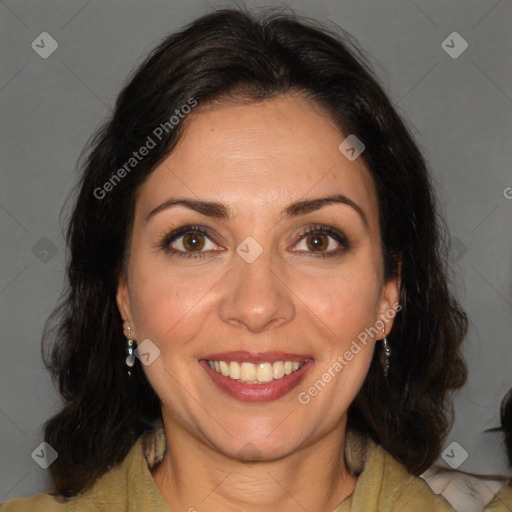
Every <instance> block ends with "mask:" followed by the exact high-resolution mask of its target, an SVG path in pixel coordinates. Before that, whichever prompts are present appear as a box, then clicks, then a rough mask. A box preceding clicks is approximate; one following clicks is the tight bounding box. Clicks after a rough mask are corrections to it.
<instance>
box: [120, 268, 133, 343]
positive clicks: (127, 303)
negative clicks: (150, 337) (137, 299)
mask: <svg viewBox="0 0 512 512" xmlns="http://www.w3.org/2000/svg"><path fill="white" fill-rule="evenodd" d="M116 302H117V309H118V310H119V314H120V315H121V318H122V319H123V333H124V335H125V336H126V337H128V330H127V328H128V326H130V335H131V338H132V339H136V333H135V325H134V324H133V321H132V318H133V315H132V305H131V300H130V291H129V289H128V284H127V282H126V277H125V275H124V274H123V273H121V275H120V277H119V282H118V284H117V293H116Z"/></svg>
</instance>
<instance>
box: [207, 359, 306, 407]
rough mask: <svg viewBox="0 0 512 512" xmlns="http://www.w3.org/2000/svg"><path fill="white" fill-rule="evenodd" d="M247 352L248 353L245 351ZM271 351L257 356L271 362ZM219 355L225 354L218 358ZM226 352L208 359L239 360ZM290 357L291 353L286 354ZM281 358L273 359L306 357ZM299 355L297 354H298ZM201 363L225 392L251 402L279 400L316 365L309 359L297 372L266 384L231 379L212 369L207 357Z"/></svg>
mask: <svg viewBox="0 0 512 512" xmlns="http://www.w3.org/2000/svg"><path fill="white" fill-rule="evenodd" d="M229 354H230V357H232V354H234V353H233V352H229ZM244 354H246V353H244ZM268 355H269V353H265V357H266V358H262V357H261V354H258V355H257V356H256V357H257V358H258V359H260V360H264V361H266V362H270V361H271V360H272V359H268ZM281 355H282V354H281ZM218 356H223V357H221V358H219V359H217V357H218ZM225 356H226V354H215V356H208V359H209V360H210V361H211V360H214V361H226V360H227V361H237V360H238V359H230V358H225ZM286 356H287V357H289V355H286ZM287 357H286V358H281V356H280V357H279V358H276V359H273V361H282V360H283V359H284V360H286V361H293V360H296V361H304V360H305V359H306V358H302V356H300V357H301V358H300V359H287ZM296 357H297V356H296ZM242 361H247V362H252V361H249V360H248V359H247V358H243V359H242ZM199 364H200V365H201V366H202V367H203V369H204V370H205V371H206V373H207V374H208V375H209V376H210V378H211V379H212V380H213V382H214V383H215V384H216V385H217V387H218V388H219V389H221V390H222V391H223V392H224V393H227V394H228V395H229V396H231V397H233V398H235V399H237V400H240V401H242V402H251V403H263V402H272V401H274V400H278V399H279V398H281V397H283V396H284V395H286V394H288V393H289V392H290V391H292V389H294V388H295V387H297V386H298V385H299V383H300V382H301V381H302V379H303V378H304V376H305V375H306V373H307V372H308V370H309V369H310V368H311V367H312V366H313V365H314V362H313V360H312V359H308V360H307V362H306V363H305V364H304V365H303V366H302V367H301V368H300V369H299V370H297V371H296V372H293V373H291V374H290V375H285V376H284V377H283V378H282V379H276V380H273V381H272V382H268V383H266V384H242V383H240V382H238V381H236V380H233V379H231V378H230V377H225V376H224V375H222V374H220V373H217V372H216V371H215V370H212V369H211V368H210V366H209V365H208V362H207V360H206V359H201V360H200V361H199Z"/></svg>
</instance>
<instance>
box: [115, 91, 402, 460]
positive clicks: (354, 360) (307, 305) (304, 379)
mask: <svg viewBox="0 0 512 512" xmlns="http://www.w3.org/2000/svg"><path fill="white" fill-rule="evenodd" d="M199 108H201V107H198V108H197V109H196V111H195V112H194V113H192V114H190V115H189V116H188V118H187V120H186V122H187V125H186V130H185V132H184V135H183V137H182V138H181V140H180V142H179V143H178V145H177V146H176V148H175V149H174V151H173V152H172V154H171V155H170V156H169V157H168V158H167V159H166V160H165V161H163V162H162V163H161V165H159V166H158V167H157V168H156V169H155V170H154V172H153V173H152V174H151V175H150V176H149V178H148V179H147V181H146V182H145V183H144V184H143V185H142V186H141V188H140V189H139V190H138V194H137V199H136V208H135V218H134V226H133V233H132V239H131V246H130V249H129V251H130V253H129V263H128V266H127V269H126V274H125V277H123V278H121V280H120V283H119V288H118V294H117V302H118V306H119V309H120V312H121V315H122V317H123V318H124V319H127V320H129V325H130V326H131V334H132V338H134V339H135V340H136V341H137V342H138V343H139V344H141V343H142V342H143V340H150V342H149V344H148V342H146V345H145V346H146V348H147V347H149V350H148V354H149V355H148V356H146V358H147V360H148V362H149V361H150V364H146V365H144V366H143V368H144V371H145V372H146V375H147V377H148V379H149V381H150V383H151V385H152V386H153V388H154V389H155V391H156V393H157V394H158V396H159V397H160V400H161V402H162V412H163V416H164V422H167V423H168V424H173V425H175V426H176V428H180V429H184V430H185V431H186V432H188V433H190V434H191V435H192V436H194V438H195V439H198V440H200V441H201V442H204V443H205V444H206V445H208V446H210V447H212V448H213V449H215V450H217V451H218V452H221V453H224V454H227V455H229V456H237V454H239V453H240V452H239V451H240V450H241V449H242V447H244V446H247V443H251V444H252V445H254V446H255V447H257V448H256V449H257V451H258V453H259V454H260V456H262V457H263V458H273V457H281V456H283V455H286V454H289V453H292V452H294V451H297V450H300V449H301V448H303V447H306V446H308V445H310V444H312V443H314V442H315V441H317V440H318V439H320V438H322V436H325V435H326V434H327V433H330V432H333V431H335V430H336V429H341V430H343V429H344V425H345V421H346V411H347V409H348V407H349V405H350V403H351V402H352V401H353V400H354V398H355V396H356V395H357V393H358V391H359V389H360V387H361V385H362V383H363V381H364V379H365V376H366V374H367V371H368V368H369V364H370V361H371V357H372V354H373V350H374V346H375V340H376V339H381V338H382V337H383V335H382V333H380V334H379V335H377V336H375V335H373V336H368V334H366V340H365V343H363V342H362V339H363V338H365V336H364V335H363V336H362V335H361V334H362V333H364V332H365V329H368V328H370V327H372V326H375V324H376V322H377V321H378V320H379V319H380V318H381V317H382V316H383V315H386V318H387V320H386V321H385V331H386V334H388V333H389V331H390V330H391V326H392V320H389V319H388V318H389V315H387V312H389V311H390V310H391V311H392V305H393V304H394V303H396V301H397V300H398V284H397V282H396V281H395V280H392V281H388V282H385V281H384V276H383V256H382V252H381V241H380V231H379V219H378V205H377V198H376V195H375V191H374V187H373V182H372V179H371V176H370V174H369V172H368V170H367V169H366V168H365V166H364V164H363V162H362V160H361V158H357V159H356V160H354V161H350V160H349V159H347V158H346V157H345V156H344V155H343V154H342V153H341V152H340V150H339V149H338V146H339V145H340V143H341V142H342V141H343V140H344V138H345V135H343V134H341V133H340V132H339V130H338V129H337V128H336V127H335V126H334V124H333V123H332V121H331V120H330V119H329V117H328V115H327V114H326V113H325V112H324V111H322V110H321V109H320V107H318V106H316V105H314V104H312V103H310V102H308V101H306V100H304V99H302V98H300V97H298V96H293V95H283V96H280V97H278V98H277V99H272V100H268V101H265V102H259V103H251V104H225V105H224V106H217V107H215V108H208V109H205V108H203V109H202V110H199ZM347 135H348V134H347ZM326 198H330V199H329V200H328V199H326ZM377 325H378V326H379V322H377ZM380 327H381V325H380ZM378 330H379V331H382V329H381V328H380V329H378ZM371 332H372V333H374V332H375V331H371ZM366 333H368V331H366ZM126 334H127V332H126ZM358 336H359V338H358ZM354 342H355V345H354ZM356 346H357V347H358V349H359V350H358V349H357V348H356ZM158 351H159V353H158ZM143 352H144V351H143ZM348 353H350V354H352V357H350V356H349V354H348ZM156 354H158V356H157V357H155V355H156ZM208 361H211V362H210V363H209V362H208ZM215 361H219V362H217V368H218V370H219V372H220V373H218V371H217V370H216V369H215ZM220 361H224V363H220ZM294 363H295V364H294ZM336 363H338V364H336ZM211 366H213V368H211ZM340 367H341V369H340ZM290 371H291V373H289V372H290ZM288 373H289V374H288ZM326 373H328V374H329V375H330V378H329V376H327V377H326V376H325V375H326ZM283 374H284V375H283ZM319 380H320V381H321V383H319ZM256 381H257V382H256ZM315 383H316V385H315ZM167 426H168V425H167V424H166V428H167ZM178 426H179V427H178Z"/></svg>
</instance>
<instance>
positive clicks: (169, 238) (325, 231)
mask: <svg viewBox="0 0 512 512" xmlns="http://www.w3.org/2000/svg"><path fill="white" fill-rule="evenodd" d="M192 233H194V234H201V235H204V236H206V237H207V238H209V239H210V241H212V242H213V240H212V238H211V236H210V232H209V230H208V229H206V228H204V227H203V226H183V227H181V228H179V229H176V230H175V231H172V232H171V233H169V234H167V235H165V236H164V237H163V239H162V240H161V241H160V242H159V244H158V245H159V247H160V248H161V249H162V250H163V251H165V252H166V253H167V254H170V255H171V256H174V255H176V256H180V257H185V258H202V257H204V256H206V255H207V252H192V251H189V252H187V251H180V250H178V249H172V248H171V247H170V244H171V243H172V242H174V241H176V240H178V239H179V238H181V237H182V236H184V235H188V234H192ZM311 234H322V235H327V236H330V237H331V238H334V240H335V241H336V242H338V243H339V244H340V246H341V248H340V249H336V250H335V251H330V252H322V251H319V252H316V253H315V252H314V251H311V252H310V254H309V256H312V257H317V256H321V257H322V258H327V257H332V256H338V255H339V254H340V253H341V252H344V251H346V250H348V249H350V248H351V247H352V246H351V244H350V242H349V240H348V239H347V237H346V236H345V235H344V234H343V233H341V232H340V231H338V230H336V229H333V228H330V227H328V226H324V225H322V224H315V225H314V226H309V227H308V228H306V229H305V230H304V231H302V232H301V233H299V242H300V241H302V240H303V239H304V238H306V237H307V236H308V235H311ZM299 242H297V243H299Z"/></svg>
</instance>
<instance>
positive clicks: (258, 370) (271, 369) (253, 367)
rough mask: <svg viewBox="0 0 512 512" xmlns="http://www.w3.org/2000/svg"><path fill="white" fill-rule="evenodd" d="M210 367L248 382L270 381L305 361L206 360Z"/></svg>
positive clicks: (235, 378) (296, 367)
mask: <svg viewBox="0 0 512 512" xmlns="http://www.w3.org/2000/svg"><path fill="white" fill-rule="evenodd" d="M208 364H209V365H210V368H211V369H212V370H215V371H216V372H217V373H221V374H222V375H224V376H225V377H230V378H231V379H233V380H240V381H241V382H246V383H249V384H261V383H265V382H271V381H272V380H274V379H282V378H283V377H284V376H285V375H290V373H292V372H296V371H297V370H298V369H299V368H301V367H302V366H303V365H304V364H305V361H302V362H298V361H275V362H274V363H258V364H253V363H248V362H245V361H244V362H243V363H239V362H238V361H208Z"/></svg>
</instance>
